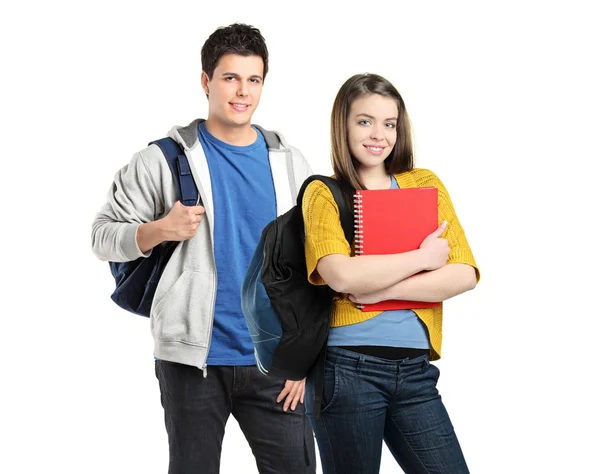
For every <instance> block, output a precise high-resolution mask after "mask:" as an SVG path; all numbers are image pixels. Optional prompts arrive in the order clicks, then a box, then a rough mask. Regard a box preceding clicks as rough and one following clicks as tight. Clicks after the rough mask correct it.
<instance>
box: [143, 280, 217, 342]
mask: <svg viewBox="0 0 600 474" xmlns="http://www.w3.org/2000/svg"><path fill="white" fill-rule="evenodd" d="M214 295H215V284H214V278H213V274H212V273H204V272H194V271H189V270H186V271H184V272H183V273H182V274H181V275H179V278H177V280H176V281H175V283H174V284H173V285H172V286H171V288H170V289H169V290H168V291H167V292H166V293H165V294H164V296H163V297H162V298H161V299H160V301H158V302H157V303H156V306H155V308H154V311H153V333H154V334H155V336H157V337H158V338H159V339H161V340H163V341H183V342H187V343H190V344H196V345H201V346H205V345H206V344H207V342H208V330H209V327H210V320H211V318H212V311H213V301H214Z"/></svg>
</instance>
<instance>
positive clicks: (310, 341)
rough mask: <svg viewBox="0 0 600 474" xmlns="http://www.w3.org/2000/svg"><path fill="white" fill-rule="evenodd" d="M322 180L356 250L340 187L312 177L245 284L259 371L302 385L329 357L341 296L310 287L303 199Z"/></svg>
mask: <svg viewBox="0 0 600 474" xmlns="http://www.w3.org/2000/svg"><path fill="white" fill-rule="evenodd" d="M316 179H318V180H320V181H322V182H323V183H325V184H326V185H327V187H328V188H329V189H330V190H331V193H332V194H333V197H334V199H335V202H336V203H337V205H338V208H339V210H340V220H341V223H342V227H343V229H344V235H345V236H346V239H347V240H348V242H349V243H350V244H352V239H353V237H354V215H353V211H352V210H351V208H350V207H349V205H348V202H347V201H346V199H345V197H344V193H343V192H342V189H341V188H340V184H339V182H338V181H336V180H335V179H333V178H330V177H327V176H320V175H313V176H310V177H308V178H307V179H306V180H305V181H304V183H303V184H302V187H301V188H300V191H299V193H298V197H297V201H296V205H295V206H294V207H292V208H291V209H290V210H289V211H288V212H286V213H285V214H283V215H281V216H279V217H277V219H275V220H273V221H271V222H270V223H269V224H268V225H267V226H266V227H265V228H264V230H263V232H262V236H261V239H260V241H259V243H258V246H257V248H256V250H255V252H254V255H253V257H252V261H251V263H250V266H249V267H248V270H247V272H246V276H245V278H244V282H243V284H242V292H241V296H242V310H243V313H244V317H245V318H246V323H247V325H248V328H249V330H250V336H251V337H252V342H253V343H254V353H255V357H256V362H257V366H258V368H259V369H260V370H261V371H262V372H263V373H266V374H272V375H276V376H279V377H283V378H285V379H288V380H302V379H303V378H304V377H306V375H307V373H308V372H309V370H310V369H311V368H313V367H314V366H315V363H316V362H317V360H318V359H319V356H321V357H322V358H323V357H324V355H325V353H326V349H327V336H328V334H329V326H330V321H331V309H332V304H333V296H334V294H335V293H334V291H333V290H332V289H331V288H329V287H328V286H326V285H325V286H315V285H312V284H311V283H309V281H308V275H307V271H306V258H305V254H304V241H305V229H304V219H303V216H302V198H303V196H304V191H305V190H306V187H307V186H308V185H309V184H310V183H311V182H312V181H314V180H316ZM317 397H320V391H317Z"/></svg>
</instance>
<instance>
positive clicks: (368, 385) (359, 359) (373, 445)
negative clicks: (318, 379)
mask: <svg viewBox="0 0 600 474" xmlns="http://www.w3.org/2000/svg"><path fill="white" fill-rule="evenodd" d="M439 375H440V372H439V370H438V368H437V367H436V366H435V365H433V364H430V363H429V355H425V356H421V357H417V358H414V359H405V360H398V361H390V360H386V359H380V358H378V357H372V356H368V355H363V354H359V353H356V352H354V351H349V350H345V349H342V348H339V347H330V348H329V349H328V351H327V359H326V361H325V387H324V390H323V405H322V408H321V413H320V417H319V419H314V418H313V417H312V416H311V422H312V425H313V428H314V431H315V435H316V437H317V443H318V445H319V451H320V455H321V465H322V466H323V473H324V474H376V473H378V472H379V466H380V462H381V449H382V444H383V441H385V443H386V444H387V446H388V448H389V449H390V451H391V452H392V454H393V455H394V457H395V458H396V461H397V462H398V464H399V465H400V466H401V467H402V469H403V470H404V472H405V473H407V474H468V472H469V470H468V468H467V464H466V462H465V459H464V457H463V453H462V450H461V448H460V445H459V443H458V439H457V438H456V434H455V433H454V428H453V427H452V423H451V422H450V418H449V417H448V413H447V412H446V409H445V408H444V404H443V403H442V399H441V397H440V395H439V393H438V390H437V388H436V384H437V381H438V377H439ZM314 389H315V381H314V380H313V379H312V378H311V377H310V376H309V379H308V380H307V382H306V396H305V399H306V400H307V410H308V412H309V414H310V413H311V411H312V397H313V396H314Z"/></svg>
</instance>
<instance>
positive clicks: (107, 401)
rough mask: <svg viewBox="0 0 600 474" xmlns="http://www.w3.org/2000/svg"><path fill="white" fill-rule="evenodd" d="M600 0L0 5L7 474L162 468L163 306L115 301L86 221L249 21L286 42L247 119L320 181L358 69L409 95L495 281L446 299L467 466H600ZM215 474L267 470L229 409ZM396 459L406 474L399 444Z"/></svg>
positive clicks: (421, 151) (197, 105)
mask: <svg viewBox="0 0 600 474" xmlns="http://www.w3.org/2000/svg"><path fill="white" fill-rule="evenodd" d="M592 3H593V2H589V3H584V2H578V1H569V2H566V1H564V2H552V1H546V2H532V1H519V2H506V1H504V2H470V3H467V2H457V1H445V2H441V1H440V2H436V1H428V2H404V1H389V2H375V1H370V2H356V3H351V2H348V1H344V2H325V1H320V2H314V3H309V2H303V3H293V4H292V3H288V2H277V3H274V4H273V6H271V7H269V8H266V7H265V6H264V4H263V3H262V2H238V1H233V0H232V1H227V2H214V1H213V2H203V1H200V0H197V1H195V2H184V1H176V0H172V1H171V2H169V4H168V5H167V2H157V1H144V2H142V1H125V0H121V1H119V2H117V1H113V0H110V1H109V0H105V1H102V2H94V3H92V2H71V3H68V2H64V1H55V2H21V3H19V6H18V7H17V6H16V5H15V4H9V5H6V6H3V7H2V14H1V15H0V16H1V20H0V40H1V41H0V48H1V50H2V51H1V52H2V70H3V72H2V73H1V75H0V80H1V81H2V86H1V89H0V94H1V110H0V113H1V128H0V130H1V133H2V141H1V150H2V154H3V160H2V165H1V170H2V171H1V176H2V178H1V183H2V186H1V187H0V192H1V193H2V196H1V198H2V204H3V212H2V229H3V230H2V233H1V237H0V238H1V239H2V242H1V243H2V258H1V259H0V262H1V263H2V273H1V275H2V277H3V278H2V280H3V283H2V290H1V293H2V307H1V310H0V311H1V316H2V332H1V334H2V342H1V343H0V357H1V362H0V364H1V365H0V366H1V367H2V372H1V376H0V383H1V384H2V387H3V388H2V389H1V390H0V397H1V409H2V419H1V421H0V430H1V431H2V439H3V441H2V448H1V451H2V454H1V455H0V471H1V472H3V473H36V472H60V473H109V472H110V473H138V472H139V473H165V472H166V470H167V463H168V450H167V437H166V432H165V428H164V424H163V418H162V417H163V411H162V408H161V405H160V399H159V390H158V383H157V381H156V379H155V376H154V369H153V366H154V363H153V359H152V340H151V336H150V331H149V325H148V320H146V319H144V318H141V317H138V316H134V315H131V314H128V313H126V312H124V311H122V310H120V309H119V308H118V307H117V306H116V305H115V304H114V303H113V302H112V301H111V300H110V298H109V295H110V293H111V291H112V289H113V285H114V282H113V280H112V277H111V275H110V272H109V269H108V265H107V264H106V263H105V262H100V261H98V260H96V259H95V257H94V256H93V255H92V253H91V250H90V229H91V222H92V219H93V217H94V214H95V212H96V211H97V210H98V209H99V208H100V206H101V205H102V203H103V201H104V198H105V195H106V192H107V190H108V188H109V185H110V183H111V180H112V178H113V176H114V174H115V172H116V171H117V170H118V169H119V168H120V167H121V166H123V165H125V164H126V163H127V162H128V161H129V159H130V158H131V156H132V155H133V153H134V152H136V151H137V150H139V149H141V148H143V147H145V145H146V144H147V143H148V142H149V141H151V140H154V139H157V138H160V137H162V136H164V135H165V134H166V132H167V130H168V129H169V128H170V127H171V126H172V125H175V124H177V125H185V124H187V123H188V122H190V121H191V120H192V119H194V118H196V117H206V112H207V106H206V99H205V97H204V95H203V93H202V90H201V87H200V72H201V65H200V48H201V46H202V44H203V42H204V41H205V40H206V38H207V37H208V36H209V35H210V33H212V31H213V30H214V29H215V28H217V27H219V26H224V25H227V24H229V23H232V22H234V21H241V22H246V23H250V24H253V25H255V26H257V27H259V28H260V29H261V31H262V33H263V35H264V36H265V38H266V40H267V43H268V46H269V50H270V54H271V64H270V66H271V69H270V72H269V74H268V76H267V80H266V83H265V88H264V92H263V98H262V102H261V105H260V107H259V109H258V111H257V112H256V114H255V117H254V122H255V123H258V124H260V125H262V126H264V127H266V128H272V129H276V130H281V131H283V132H284V134H285V135H286V137H287V139H288V140H289V141H290V142H291V143H292V144H294V145H295V146H296V147H298V148H299V149H300V150H302V151H303V153H304V154H305V155H306V157H307V158H308V160H309V161H310V163H311V165H312V166H313V169H314V171H316V172H319V173H328V172H330V171H331V167H330V165H329V114H330V110H331V106H332V103H333V99H334V96H335V94H336V92H337V90H338V89H339V87H340V86H341V84H342V83H343V82H344V81H345V79H347V78H348V77H349V76H350V75H352V74H355V73H358V72H367V71H368V72H375V73H379V74H382V75H384V76H386V77H387V78H388V79H390V80H391V81H392V82H394V83H395V85H396V86H397V87H398V89H399V90H400V92H401V94H402V95H403V97H404V99H405V101H406V104H407V108H408V111H409V114H410V116H411V119H412V123H413V127H414V135H415V141H416V162H417V166H419V167H425V168H430V169H433V170H434V171H435V172H436V173H437V174H438V175H439V176H440V177H441V178H442V180H443V181H444V183H445V184H446V186H447V187H448V189H449V191H450V194H451V196H452V199H453V201H454V205H455V207H456V209H457V212H458V215H459V217H460V219H461V221H462V224H463V226H464V228H465V230H466V232H467V236H468V238H469V242H470V244H471V247H472V249H473V252H474V254H475V256H476V259H477V262H478V264H479V266H480V268H481V271H482V279H481V283H480V285H479V286H478V287H477V289H476V290H475V291H472V292H470V293H468V294H465V295H462V296H460V297H457V298H456V299H455V300H454V301H450V302H449V303H447V305H446V306H445V321H444V351H443V358H442V360H441V361H440V362H439V363H438V365H439V367H440V368H441V371H442V377H441V379H440V383H439V388H440V391H441V393H442V395H443V400H444V402H445V404H446V406H447V408H448V410H449V412H450V415H451V417H452V420H453V423H454V426H455V429H456V431H457V433H458V436H459V439H460V442H461V444H462V446H463V449H464V453H465V456H466V458H467V460H468V463H469V465H470V468H471V471H472V472H473V473H485V474H495V473H502V474H504V473H510V474H514V473H544V474H545V473H579V472H585V473H590V472H600V467H599V466H598V462H597V456H596V454H597V453H596V450H597V447H598V442H599V436H598V433H597V427H598V425H599V423H600V416H599V410H598V401H597V397H598V396H597V392H595V391H594V390H593V389H592V384H594V382H595V380H594V379H595V378H596V374H597V372H598V368H597V367H598V366H597V362H596V360H597V359H596V351H595V344H596V343H597V341H598V330H599V329H600V325H599V323H598V317H599V316H600V311H599V309H598V294H599V283H600V278H598V265H599V259H598V243H597V233H598V224H597V221H598V213H597V204H598V198H597V195H596V194H592V186H595V185H597V182H598V179H597V175H596V171H595V170H596V169H597V166H596V162H597V161H598V158H600V153H599V152H600V145H599V137H598V129H599V125H600V121H599V119H598V110H599V107H600V94H599V92H598V87H599V84H600V75H599V73H598V54H599V53H598V45H599V44H600V35H599V33H598V16H597V15H595V14H594V13H593V11H592V8H591V4H592ZM284 10H285V11H284ZM221 472H223V473H226V474H227V473H240V472H241V473H254V472H256V468H255V466H254V460H253V457H252V454H251V452H250V449H249V447H248V446H247V444H246V441H245V439H244V438H243V436H242V434H241V432H240V430H239V428H238V425H237V422H236V421H235V420H234V419H233V418H231V419H230V422H229V424H228V426H227V432H226V437H225V442H224V446H223V461H222V470H221ZM381 472H383V473H398V472H401V471H400V469H399V468H398V467H397V466H396V464H395V462H394V461H393V459H392V457H391V455H390V454H389V452H388V451H387V449H386V448H384V455H383V460H382V468H381Z"/></svg>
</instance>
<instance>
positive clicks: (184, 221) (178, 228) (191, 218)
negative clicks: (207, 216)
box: [161, 201, 204, 241]
mask: <svg viewBox="0 0 600 474" xmlns="http://www.w3.org/2000/svg"><path fill="white" fill-rule="evenodd" d="M203 217H204V207H203V206H184V205H183V204H181V202H180V201H177V202H176V203H175V204H174V205H173V208H172V209H171V210H170V211H169V214H168V215H167V216H166V217H164V218H162V219H161V221H162V223H161V224H162V227H163V228H164V229H165V235H166V237H167V238H166V239H165V240H173V241H182V240H188V239H191V238H192V237H193V236H194V235H196V230H197V229H198V226H199V225H200V221H201V220H202V218H203Z"/></svg>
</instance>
